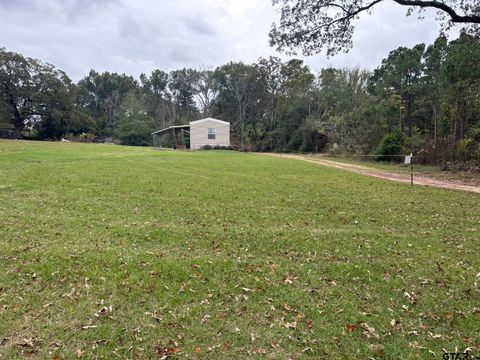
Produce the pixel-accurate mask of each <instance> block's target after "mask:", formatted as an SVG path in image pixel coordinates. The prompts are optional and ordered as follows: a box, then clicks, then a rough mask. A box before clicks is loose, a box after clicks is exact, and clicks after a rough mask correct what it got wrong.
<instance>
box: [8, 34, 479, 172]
mask: <svg viewBox="0 0 480 360" xmlns="http://www.w3.org/2000/svg"><path fill="white" fill-rule="evenodd" d="M0 95H1V96H0V127H3V128H11V129H12V130H13V131H15V133H16V134H18V135H20V134H22V133H23V135H24V136H30V137H35V138H37V139H60V138H62V137H68V138H72V139H77V140H83V141H93V140H103V139H106V138H111V139H114V140H116V141H119V142H121V143H122V144H128V145H150V144H151V135H150V133H151V132H152V131H155V130H158V129H161V128H165V127H168V126H170V125H178V124H186V123H188V122H189V121H191V120H195V119H199V118H202V117H208V116H212V117H216V118H219V119H223V120H226V121H230V122H231V123H232V143H233V144H234V145H235V146H237V147H239V148H241V149H245V150H251V151H277V152H278V151H301V152H321V151H326V150H328V151H337V152H345V153H350V154H362V155H365V154H375V153H378V154H384V155H388V154H397V153H398V154H400V153H407V152H408V153H409V152H414V153H416V154H418V158H419V159H421V160H422V161H423V162H426V163H441V162H445V161H450V160H462V161H470V162H473V163H476V164H480V38H479V37H478V36H475V35H471V34H468V33H465V32H463V33H462V34H461V35H460V36H459V38H458V39H455V40H452V41H448V40H447V39H446V38H445V37H443V36H440V37H439V38H438V39H437V40H436V41H435V43H434V44H431V45H428V46H427V45H425V44H418V45H416V46H414V47H412V48H406V47H400V48H398V49H395V50H393V51H391V52H390V53H389V54H388V56H387V57H386V58H385V59H383V61H382V63H381V64H380V65H379V66H378V67H377V68H376V69H375V70H374V71H368V70H363V69H359V68H353V69H347V68H343V69H337V68H325V69H322V70H321V71H320V73H319V74H314V73H312V71H311V70H310V69H309V67H308V66H306V65H305V64H304V63H303V62H302V61H301V60H298V59H292V60H288V61H282V60H281V59H279V58H277V57H269V58H260V59H259V60H258V61H257V62H256V63H253V64H245V63H242V62H230V63H228V64H225V65H222V66H219V67H217V68H215V69H187V68H184V69H180V70H175V71H171V72H165V71H162V70H159V69H156V70H153V71H152V72H151V73H150V74H141V75H140V77H139V78H138V79H135V78H134V77H132V76H129V75H126V74H117V73H111V72H103V73H99V72H97V71H95V70H91V71H90V72H89V73H88V74H87V75H86V76H85V77H84V78H83V79H81V80H80V81H79V82H78V83H74V82H72V80H71V79H70V78H69V77H68V76H67V75H66V74H65V73H64V72H63V71H61V70H59V69H57V68H55V67H54V66H53V65H51V64H46V63H44V62H42V61H39V60H36V59H31V58H27V57H24V56H22V55H21V54H17V53H14V52H9V51H7V50H6V49H0ZM25 129H29V133H26V132H25Z"/></svg>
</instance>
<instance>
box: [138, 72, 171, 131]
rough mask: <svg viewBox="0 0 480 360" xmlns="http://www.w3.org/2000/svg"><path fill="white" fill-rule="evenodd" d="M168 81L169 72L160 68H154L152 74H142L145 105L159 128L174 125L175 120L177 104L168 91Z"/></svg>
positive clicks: (141, 80) (141, 81) (155, 125)
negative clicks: (175, 104)
mask: <svg viewBox="0 0 480 360" xmlns="http://www.w3.org/2000/svg"><path fill="white" fill-rule="evenodd" d="M168 81H169V80H168V74H167V73H166V72H164V71H162V70H158V69H156V70H153V71H152V73H151V74H150V76H147V75H145V74H141V75H140V83H141V91H142V93H143V95H144V99H145V100H144V101H145V106H146V109H147V112H148V114H149V116H150V117H151V118H152V120H153V124H154V127H155V128H156V129H157V130H158V129H163V128H166V127H168V126H170V125H172V124H173V123H174V120H175V106H174V104H173V102H172V99H171V94H170V92H169V91H168Z"/></svg>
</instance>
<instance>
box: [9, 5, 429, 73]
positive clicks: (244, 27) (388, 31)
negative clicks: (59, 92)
mask: <svg viewBox="0 0 480 360" xmlns="http://www.w3.org/2000/svg"><path fill="white" fill-rule="evenodd" d="M404 14H405V9H404V8H402V7H400V6H397V5H394V4H390V3H385V4H384V5H381V6H380V7H378V9H376V10H375V12H374V14H373V15H371V16H364V17H362V18H361V19H360V20H359V21H358V25H357V29H356V32H355V36H354V48H353V49H352V51H351V52H350V53H348V54H339V55H338V56H335V57H333V58H330V59H327V58H326V57H325V56H324V55H315V56H313V57H310V58H308V59H306V62H307V64H309V65H310V66H311V68H312V69H313V70H314V71H319V70H320V69H321V68H322V67H325V66H328V65H332V66H342V67H343V66H361V67H367V68H374V67H375V66H378V65H379V63H380V61H381V59H382V58H384V57H385V56H386V55H387V54H388V52H389V51H390V50H393V49H395V48H396V47H398V46H413V45H415V44H417V43H420V42H427V43H430V42H433V40H434V39H435V37H436V36H437V34H438V25H437V24H436V23H435V21H434V20H433V19H434V14H428V13H427V15H426V16H427V19H426V20H425V21H423V22H420V21H418V20H417V19H416V18H415V17H414V16H412V17H405V16H404ZM277 17H278V14H277V13H276V12H275V10H274V8H273V7H272V6H271V2H270V0H241V1H240V0H162V1H150V0H137V1H133V0H130V1H127V0H123V1H122V0H108V1H105V0H103V1H102V0H64V1H62V0H42V1H41V2H40V1H34V0H0V18H1V19H2V22H1V23H0V34H2V35H1V42H0V46H4V47H6V48H7V49H9V50H12V51H17V52H20V53H22V54H24V55H26V56H30V57H35V58H38V59H41V60H43V61H46V62H50V63H52V64H54V65H56V66H57V67H59V68H61V69H62V70H65V71H66V72H67V74H69V75H70V77H72V79H74V80H79V79H80V78H81V77H83V76H84V75H86V74H87V72H88V71H89V69H90V68H94V69H96V70H97V71H115V72H124V73H127V74H132V75H134V76H138V75H139V74H140V73H142V72H145V73H149V72H150V71H152V70H153V69H154V68H160V69H163V70H166V71H170V70H174V69H177V68H182V67H198V66H218V65H221V64H224V63H226V62H229V61H244V62H253V61H255V60H257V59H258V58H259V57H260V56H263V57H267V56H269V55H277V56H278V55H279V54H276V53H275V50H274V49H272V48H270V47H269V45H268V31H269V29H270V26H271V24H272V22H274V21H276V20H277ZM282 57H283V58H286V57H285V56H283V55H282Z"/></svg>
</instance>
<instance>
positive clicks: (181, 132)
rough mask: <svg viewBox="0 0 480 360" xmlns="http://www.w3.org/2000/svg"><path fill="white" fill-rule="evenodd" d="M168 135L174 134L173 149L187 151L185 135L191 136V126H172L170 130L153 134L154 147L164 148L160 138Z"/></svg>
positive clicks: (162, 130)
mask: <svg viewBox="0 0 480 360" xmlns="http://www.w3.org/2000/svg"><path fill="white" fill-rule="evenodd" d="M166 134H172V137H173V145H172V147H173V149H186V148H187V147H186V143H185V137H186V136H185V135H186V134H188V135H190V125H172V126H169V127H168V128H165V129H161V130H158V131H155V132H153V133H152V136H153V146H155V147H162V144H161V139H160V137H161V136H162V135H166Z"/></svg>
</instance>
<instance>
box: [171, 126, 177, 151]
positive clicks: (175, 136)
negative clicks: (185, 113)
mask: <svg viewBox="0 0 480 360" xmlns="http://www.w3.org/2000/svg"><path fill="white" fill-rule="evenodd" d="M172 130H173V148H174V149H177V132H176V131H175V128H172Z"/></svg>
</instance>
